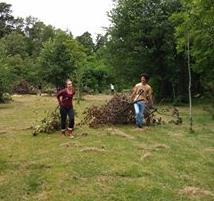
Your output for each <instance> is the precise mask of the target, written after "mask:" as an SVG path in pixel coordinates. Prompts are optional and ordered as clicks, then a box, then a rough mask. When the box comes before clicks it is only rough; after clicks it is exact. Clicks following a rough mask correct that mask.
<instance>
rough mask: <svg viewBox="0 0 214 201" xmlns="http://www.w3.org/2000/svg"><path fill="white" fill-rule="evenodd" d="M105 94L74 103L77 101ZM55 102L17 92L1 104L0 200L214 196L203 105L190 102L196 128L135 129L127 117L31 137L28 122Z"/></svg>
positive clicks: (211, 130) (209, 126)
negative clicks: (113, 122) (114, 122)
mask: <svg viewBox="0 0 214 201" xmlns="http://www.w3.org/2000/svg"><path fill="white" fill-rule="evenodd" d="M107 99H109V97H108V96H102V95H100V96H88V97H86V99H85V101H81V103H80V104H79V105H78V104H76V103H75V110H76V122H79V121H80V119H81V118H82V112H83V110H84V108H86V107H87V106H90V105H92V104H96V105H98V104H102V103H104V102H105V101H106V100H107ZM55 107H56V100H55V98H54V97H37V96H20V97H14V102H12V103H11V104H2V105H0V153H1V154H0V200H2V201H10V200H11V201H16V200H30V201H33V200H35V201H37V200H50V201H68V200H69V201H101V200H102V201H126V200H127V201H176V200H179V201H181V200H182V201H188V200H191V201H192V200H194V201H196V200H197V201H198V200H200V201H205V200H206V201H211V200H213V199H214V190H213V186H214V177H213V167H214V160H213V155H214V141H213V134H214V125H213V120H212V118H211V115H210V114H209V113H207V112H206V111H204V110H203V107H204V105H197V106H194V107H193V115H194V129H195V133H191V134H190V133H189V132H188V125H187V123H188V108H187V107H182V108H179V109H180V111H181V116H182V118H183V121H184V124H183V125H181V126H176V125H173V124H166V125H161V126H156V127H150V128H147V129H145V130H144V131H139V130H137V129H135V128H134V126H133V125H123V126H122V125H121V126H114V127H111V128H108V127H102V128H99V129H89V128H88V127H87V126H84V127H77V128H76V130H75V135H76V137H75V138H74V139H68V138H66V137H63V136H60V135H59V132H56V133H53V134H51V135H47V134H40V135H38V136H37V137H33V136H32V134H31V130H30V127H31V125H32V124H33V123H35V119H38V120H39V119H41V118H42V117H43V116H44V115H45V111H51V110H53V109H54V108H55Z"/></svg>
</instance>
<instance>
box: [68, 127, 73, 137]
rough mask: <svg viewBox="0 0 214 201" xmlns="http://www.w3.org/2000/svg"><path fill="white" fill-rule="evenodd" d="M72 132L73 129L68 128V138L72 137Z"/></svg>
mask: <svg viewBox="0 0 214 201" xmlns="http://www.w3.org/2000/svg"><path fill="white" fill-rule="evenodd" d="M72 133H73V129H70V128H68V130H67V136H69V137H70V138H73V137H74V136H73V135H72Z"/></svg>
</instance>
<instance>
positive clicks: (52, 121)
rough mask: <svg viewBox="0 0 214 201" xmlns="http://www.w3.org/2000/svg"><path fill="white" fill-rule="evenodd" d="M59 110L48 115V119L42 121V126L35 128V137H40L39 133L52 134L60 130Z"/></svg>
mask: <svg viewBox="0 0 214 201" xmlns="http://www.w3.org/2000/svg"><path fill="white" fill-rule="evenodd" d="M57 109H58V108H57ZM57 109H56V110H55V111H53V112H51V113H47V115H46V117H44V118H43V119H42V120H41V124H38V125H36V126H33V135H34V136H36V135H38V134H39V133H49V134H50V133H53V132H54V131H56V130H59V129H60V116H59V112H58V110H57Z"/></svg>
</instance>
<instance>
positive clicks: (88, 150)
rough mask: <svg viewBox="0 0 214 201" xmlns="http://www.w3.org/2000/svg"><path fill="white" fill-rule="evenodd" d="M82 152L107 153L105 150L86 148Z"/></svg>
mask: <svg viewBox="0 0 214 201" xmlns="http://www.w3.org/2000/svg"><path fill="white" fill-rule="evenodd" d="M80 151H81V152H105V151H106V150H105V149H104V148H97V147H85V148H82V149H81V150H80Z"/></svg>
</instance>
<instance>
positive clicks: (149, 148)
mask: <svg viewBox="0 0 214 201" xmlns="http://www.w3.org/2000/svg"><path fill="white" fill-rule="evenodd" d="M168 148H169V146H167V145H166V144H155V145H152V146H146V145H145V144H143V145H139V146H138V149H139V150H147V151H158V150H161V149H168Z"/></svg>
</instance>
